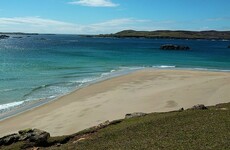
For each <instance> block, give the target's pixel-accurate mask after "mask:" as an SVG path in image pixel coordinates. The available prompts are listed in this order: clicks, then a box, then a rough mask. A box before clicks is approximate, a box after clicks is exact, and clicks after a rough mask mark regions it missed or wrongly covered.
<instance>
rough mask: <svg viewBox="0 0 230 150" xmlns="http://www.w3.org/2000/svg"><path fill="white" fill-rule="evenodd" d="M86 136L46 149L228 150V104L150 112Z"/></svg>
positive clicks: (229, 132) (229, 107)
mask: <svg viewBox="0 0 230 150" xmlns="http://www.w3.org/2000/svg"><path fill="white" fill-rule="evenodd" d="M223 108H224V109H223ZM85 133H86V134H88V133H90V132H85ZM76 135H77V134H76ZM78 135H79V134H78ZM81 135H82V132H81ZM85 137H86V139H85V140H81V141H78V142H77V139H78V138H74V137H73V138H72V139H70V140H69V142H67V143H66V144H62V145H61V146H59V147H57V146H55V145H53V146H51V147H47V148H45V149H53V150H54V149H61V150H66V149H77V150H78V149H79V150H87V149H89V150H103V149H114V150H123V149H124V150H127V149H131V150H135V149H137V150H140V149H143V150H146V149H154V150H158V149H160V150H188V149H194V150H199V149H205V150H206V149H213V150H229V149H230V142H229V141H230V103H228V104H221V105H217V106H215V107H214V106H212V107H209V109H208V110H185V111H181V112H179V111H174V112H167V113H152V114H149V115H147V116H144V117H139V118H132V119H124V120H123V121H122V122H120V123H117V124H112V125H110V126H108V127H105V128H102V129H100V130H98V131H96V132H93V134H89V135H88V136H85Z"/></svg>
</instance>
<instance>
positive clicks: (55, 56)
mask: <svg viewBox="0 0 230 150" xmlns="http://www.w3.org/2000/svg"><path fill="white" fill-rule="evenodd" d="M20 36H21V35H20ZM15 37H19V35H15ZM21 37H22V38H13V37H12V36H11V37H10V38H9V39H1V40H0V111H1V112H4V111H5V110H7V109H12V107H15V106H18V105H21V104H23V103H25V102H30V101H36V100H47V99H55V98H57V97H59V96H62V95H65V94H67V93H69V92H71V91H73V90H75V89H77V88H79V87H82V86H84V85H86V84H89V83H91V82H94V81H97V80H103V79H105V78H108V77H111V76H113V75H116V74H123V73H127V72H130V71H133V70H137V69H142V68H156V69H157V68H159V69H195V70H212V71H230V49H228V48H227V46H228V45H230V41H210V40H175V39H144V38H143V39H133V38H124V39H117V38H88V37H80V36H77V35H31V36H27V35H23V36H21ZM162 44H180V45H187V46H189V47H190V48H191V50H189V51H163V50H160V49H159V47H160V46H161V45H162Z"/></svg>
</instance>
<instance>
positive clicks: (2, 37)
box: [0, 35, 10, 40]
mask: <svg viewBox="0 0 230 150" xmlns="http://www.w3.org/2000/svg"><path fill="white" fill-rule="evenodd" d="M9 37H10V36H8V35H0V40H1V39H8V38H9Z"/></svg>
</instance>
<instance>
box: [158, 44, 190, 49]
mask: <svg viewBox="0 0 230 150" xmlns="http://www.w3.org/2000/svg"><path fill="white" fill-rule="evenodd" d="M160 49H162V50H189V49H190V48H189V47H188V46H181V45H173V44H166V45H162V46H161V47H160Z"/></svg>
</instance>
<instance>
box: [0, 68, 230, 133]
mask: <svg viewBox="0 0 230 150" xmlns="http://www.w3.org/2000/svg"><path fill="white" fill-rule="evenodd" d="M229 91H230V73H228V72H205V71H188V70H154V69H153V70H141V71H136V72H134V73H130V74H128V75H123V76H119V77H115V78H112V79H108V80H105V81H102V82H99V83H95V84H92V85H90V86H87V87H85V88H82V89H79V90H77V91H74V92H72V93H71V94H68V95H66V96H63V97H61V98H59V99H58V100H55V101H53V102H50V103H48V104H45V105H43V106H41V107H38V108H34V109H32V110H30V111H27V112H24V113H22V114H19V115H17V116H14V117H11V118H9V119H6V120H3V121H1V122H0V136H4V135H6V134H10V133H15V132H17V131H18V130H20V129H25V128H38V129H42V130H45V131H48V132H50V133H51V136H58V135H67V134H72V133H75V132H77V131H80V130H82V129H85V128H88V127H91V126H94V125H97V124H99V123H101V122H104V121H106V120H114V119H121V118H124V116H125V114H126V113H130V112H146V113H150V112H165V111H172V110H177V109H179V108H181V107H183V108H185V109H186V108H189V107H192V106H193V105H195V104H205V105H214V104H218V103H225V102H230V92H229Z"/></svg>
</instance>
